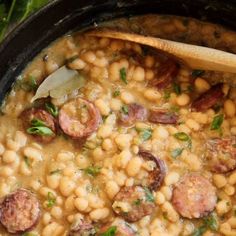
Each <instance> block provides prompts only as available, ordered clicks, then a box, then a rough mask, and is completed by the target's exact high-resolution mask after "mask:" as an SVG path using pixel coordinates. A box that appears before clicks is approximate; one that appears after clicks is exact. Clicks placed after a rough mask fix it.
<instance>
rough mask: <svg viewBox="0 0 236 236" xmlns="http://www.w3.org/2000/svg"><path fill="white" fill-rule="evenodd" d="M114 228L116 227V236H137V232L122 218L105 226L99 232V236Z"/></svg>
mask: <svg viewBox="0 0 236 236" xmlns="http://www.w3.org/2000/svg"><path fill="white" fill-rule="evenodd" d="M112 226H115V227H116V232H115V236H135V235H137V234H136V231H135V230H134V229H133V228H132V226H131V225H129V223H127V222H125V221H124V220H122V219H120V218H116V219H115V220H114V221H113V222H112V223H110V224H106V225H105V226H103V227H102V228H101V229H100V230H99V235H100V234H103V233H106V232H107V230H109V228H111V227H112Z"/></svg>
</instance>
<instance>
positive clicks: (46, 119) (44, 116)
mask: <svg viewBox="0 0 236 236" xmlns="http://www.w3.org/2000/svg"><path fill="white" fill-rule="evenodd" d="M20 118H21V119H22V121H23V126H24V129H25V130H27V129H28V128H30V127H32V121H33V120H40V121H43V123H44V124H45V126H46V127H48V128H50V129H51V131H52V134H50V135H38V134H31V135H32V136H33V137H34V138H35V139H36V140H37V141H39V142H43V143H49V142H51V141H52V140H53V139H54V138H55V137H56V122H55V119H54V118H53V116H52V115H51V114H49V113H48V112H47V111H45V110H43V109H41V108H29V109H27V110H25V111H23V112H22V113H21V115H20Z"/></svg>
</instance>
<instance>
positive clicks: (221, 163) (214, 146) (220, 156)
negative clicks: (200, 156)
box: [207, 136, 236, 173]
mask: <svg viewBox="0 0 236 236" xmlns="http://www.w3.org/2000/svg"><path fill="white" fill-rule="evenodd" d="M207 161H208V165H209V167H210V169H211V171H213V172H216V173H226V172H229V171H232V170H234V169H235V168H236V137H235V136H231V137H228V138H222V139H219V138H218V139H211V140H209V141H208V142H207Z"/></svg>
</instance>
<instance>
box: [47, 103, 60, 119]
mask: <svg viewBox="0 0 236 236" xmlns="http://www.w3.org/2000/svg"><path fill="white" fill-rule="evenodd" d="M45 107H46V110H47V111H48V112H49V113H50V114H51V115H52V116H54V117H57V116H58V113H59V111H58V108H57V107H56V106H55V105H54V104H52V103H49V102H47V103H45Z"/></svg>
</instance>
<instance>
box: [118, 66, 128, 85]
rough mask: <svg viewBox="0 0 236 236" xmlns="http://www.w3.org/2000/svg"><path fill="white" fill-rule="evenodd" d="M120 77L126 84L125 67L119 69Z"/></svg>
mask: <svg viewBox="0 0 236 236" xmlns="http://www.w3.org/2000/svg"><path fill="white" fill-rule="evenodd" d="M120 79H121V80H122V81H123V82H124V83H125V84H128V81H127V78H126V69H125V68H124V67H123V68H121V69H120Z"/></svg>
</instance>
